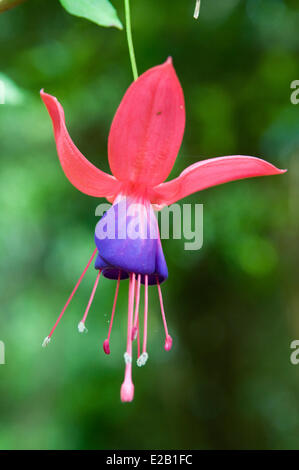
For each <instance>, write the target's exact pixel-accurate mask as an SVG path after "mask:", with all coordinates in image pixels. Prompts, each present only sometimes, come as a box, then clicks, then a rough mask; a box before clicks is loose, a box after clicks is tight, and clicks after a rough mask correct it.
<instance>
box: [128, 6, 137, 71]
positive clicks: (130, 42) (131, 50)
mask: <svg viewBox="0 0 299 470" xmlns="http://www.w3.org/2000/svg"><path fill="white" fill-rule="evenodd" d="M125 15H126V34H127V41H128V48H129V55H130V61H131V66H132V72H133V78H134V80H137V78H138V71H137V65H136V58H135V52H134V45H133V38H132V26H131V11H130V0H125Z"/></svg>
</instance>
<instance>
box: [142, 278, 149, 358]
mask: <svg viewBox="0 0 299 470" xmlns="http://www.w3.org/2000/svg"><path fill="white" fill-rule="evenodd" d="M147 316H148V276H147V275H146V276H145V279H144V323H143V345H142V353H146V343H147Z"/></svg>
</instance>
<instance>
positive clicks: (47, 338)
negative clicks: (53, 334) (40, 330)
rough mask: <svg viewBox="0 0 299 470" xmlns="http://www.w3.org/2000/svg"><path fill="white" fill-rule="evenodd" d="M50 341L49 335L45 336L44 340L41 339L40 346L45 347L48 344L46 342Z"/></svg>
mask: <svg viewBox="0 0 299 470" xmlns="http://www.w3.org/2000/svg"><path fill="white" fill-rule="evenodd" d="M50 341H51V338H50V336H46V337H45V339H44V341H43V344H42V347H43V348H45V347H46V346H48V344H49V343H50Z"/></svg>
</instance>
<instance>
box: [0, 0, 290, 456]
mask: <svg viewBox="0 0 299 470" xmlns="http://www.w3.org/2000/svg"><path fill="white" fill-rule="evenodd" d="M113 3H114V5H115V7H116V8H117V10H118V13H119V16H120V18H121V19H122V20H123V18H124V11H123V2H122V1H121V0H114V1H113ZM194 4H195V0H188V1H182V0H172V1H171V2H170V1H169V0H160V1H159V2H149V1H147V0H131V7H132V21H133V33H134V40H135V49H136V56H137V63H138V67H139V72H143V71H145V70H146V69H147V68H149V67H151V66H153V65H156V64H159V63H161V62H163V61H164V60H165V59H166V57H167V56H169V55H172V56H173V59H174V65H175V67H176V70H177V73H178V76H179V78H180V80H181V83H182V86H183V88H184V92H185V98H186V108H187V126H186V133H185V138H184V142H183V146H182V149H181V152H180V156H179V158H178V160H177V162H176V164H175V167H174V169H173V172H172V176H175V175H178V173H179V172H180V171H182V170H183V169H184V168H185V167H186V166H187V165H189V164H192V163H194V162H195V161H197V160H198V159H201V158H207V157H214V156H219V155H233V154H245V155H255V156H260V157H262V158H265V159H266V160H269V161H271V162H272V163H274V164H276V165H277V166H279V167H280V168H288V170H289V171H288V173H287V174H286V175H284V176H279V177H277V176H276V177H267V178H259V179H253V180H248V181H240V182H235V183H231V184H227V185H223V186H219V187H217V188H212V189H209V190H206V191H203V192H202V193H199V194H196V195H193V196H191V197H189V198H188V199H186V200H185V201H184V202H194V203H195V202H198V203H203V204H204V245H203V248H202V249H201V250H199V251H197V252H192V251H184V245H183V241H181V240H169V241H164V243H163V246H164V251H165V256H166V258H167V261H168V267H169V271H170V276H169V280H168V282H167V283H165V285H163V293H164V299H165V308H166V312H167V318H168V322H169V329H170V332H171V335H172V336H173V339H174V346H173V349H172V351H171V352H170V353H166V352H165V351H164V349H163V344H164V337H163V329H162V321H161V317H160V312H159V308H158V298H157V291H156V289H153V288H152V289H151V291H150V320H149V346H148V349H149V355H150V360H149V361H148V364H147V366H146V367H145V368H142V369H138V368H137V367H135V368H134V372H133V374H134V382H135V400H134V402H133V403H132V404H122V403H121V402H120V399H119V389H120V384H121V382H122V380H123V372H124V364H123V352H124V350H125V342H126V316H127V311H126V309H127V306H126V305H127V283H126V282H124V283H122V285H121V288H120V298H119V301H118V307H117V313H116V321H115V325H114V326H115V327H114V329H113V332H112V340H111V356H109V357H105V356H104V354H103V351H102V342H103V340H104V339H105V337H106V335H107V330H108V320H109V316H110V312H111V307H112V301H113V295H114V289H115V284H114V283H113V282H111V281H108V280H101V282H100V285H99V288H98V291H97V294H96V298H95V301H94V304H93V306H92V308H91V311H90V314H89V317H88V322H87V323H88V325H87V326H88V329H89V332H88V334H87V335H79V334H78V331H77V324H78V322H79V320H80V319H81V318H82V314H83V312H84V309H85V307H86V304H87V301H88V298H89V295H90V291H91V287H92V283H93V281H94V279H95V272H94V270H93V269H90V271H89V272H88V275H87V276H86V278H85V279H84V281H83V282H82V285H81V287H80V289H79V291H78V292H77V294H76V296H75V298H74V300H73V301H72V303H71V304H70V307H69V309H68V310H67V312H66V314H65V316H64V318H63V321H62V322H61V324H60V326H59V327H58V329H57V330H56V332H55V334H54V336H53V339H52V342H51V344H50V345H49V347H48V348H46V349H42V348H41V343H42V340H43V338H44V337H45V336H46V335H47V334H48V333H49V331H50V329H51V327H52V325H53V324H54V322H55V320H56V318H57V316H58V314H59V312H60V310H61V308H62V306H63V305H64V303H65V301H66V299H67V296H68V295H69V293H70V292H71V290H72V288H73V286H74V284H75V282H76V280H77V278H78V277H79V275H80V273H81V271H82V269H83V267H84V266H85V264H86V262H87V260H88V258H89V257H90V254H91V252H92V251H93V249H94V242H93V236H94V227H95V225H96V222H97V218H96V217H95V215H94V212H95V209H96V206H97V205H98V204H99V202H101V201H100V200H96V199H93V198H90V197H88V196H85V195H84V194H81V193H79V192H78V191H77V190H75V189H74V188H73V187H72V186H71V184H70V183H69V182H68V181H67V179H66V178H65V176H64V174H63V172H62V170H61V168H60V165H59V161H58V158H57V154H56V148H55V144H54V139H53V134H52V125H51V122H50V119H49V117H48V114H47V112H46V110H45V107H44V105H43V103H42V102H41V100H40V98H39V90H40V89H41V88H42V87H43V88H44V89H45V91H47V92H49V93H52V94H54V95H55V96H57V97H58V98H59V100H60V101H61V102H62V103H63V106H64V109H65V114H66V121H67V125H68V128H69V131H70V134H71V136H72V138H73V139H74V141H75V143H76V144H77V145H78V147H79V148H80V150H81V151H82V152H83V153H84V154H85V155H86V156H87V158H89V159H90V161H92V162H93V163H95V164H96V165H98V166H99V167H100V168H101V169H103V170H106V171H109V168H108V162H107V152H106V146H107V136H108V132H109V126H110V123H111V120H112V118H113V115H114V112H115V110H116V108H117V105H118V103H119V102H120V100H121V97H122V95H123V94H124V91H125V90H126V88H127V87H128V85H129V84H130V81H131V79H132V77H131V69H130V65H129V60H128V52H127V45H126V41H125V33H124V32H122V31H118V30H116V29H104V28H100V27H99V26H97V25H95V24H92V23H90V22H88V21H86V20H83V19H79V18H75V17H72V16H70V15H68V14H67V13H66V12H65V11H64V10H63V9H62V7H61V5H60V4H59V2H58V1H54V0H53V1H51V2H50V1H45V0H44V1H41V0H28V1H27V2H25V3H23V4H22V5H20V6H18V7H16V8H14V9H12V10H10V11H7V12H5V13H3V14H1V16H0V47H1V65H0V72H1V77H0V79H1V80H4V81H5V82H6V91H7V96H6V104H1V105H0V155H1V160H0V162H1V163H0V207H1V231H0V263H1V283H0V293H1V316H0V340H2V341H4V342H5V346H6V364H5V365H2V366H0V448H1V449H176V448H177V449H219V448H221V449H244V448H247V449H290V448H296V449H298V448H299V365H298V366H295V365H291V363H290V353H291V349H290V342H291V341H292V340H294V339H299V289H298V280H299V247H298V237H299V218H298V215H299V214H298V213H299V205H298V204H299V132H298V131H299V119H298V117H299V116H298V113H299V105H297V106H295V105H293V104H291V102H290V94H291V89H290V83H291V82H292V81H293V80H295V79H299V68H298V51H299V36H298V29H299V5H298V2H297V0H293V1H291V0H289V1H283V0H202V10H201V14H200V19H199V21H195V20H193V18H192V15H193V10H194V6H195V5H194Z"/></svg>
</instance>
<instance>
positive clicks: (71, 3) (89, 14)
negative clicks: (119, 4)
mask: <svg viewBox="0 0 299 470" xmlns="http://www.w3.org/2000/svg"><path fill="white" fill-rule="evenodd" d="M60 3H61V5H62V6H63V8H65V10H66V11H67V12H68V13H70V14H71V15H74V16H79V17H81V18H86V19H87V20H90V21H93V22H94V23H96V24H98V25H100V26H105V27H109V26H115V28H119V29H123V26H122V24H121V22H120V20H119V18H118V16H117V13H116V10H115V8H114V7H113V6H112V5H111V3H110V2H109V1H108V0H60Z"/></svg>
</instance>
